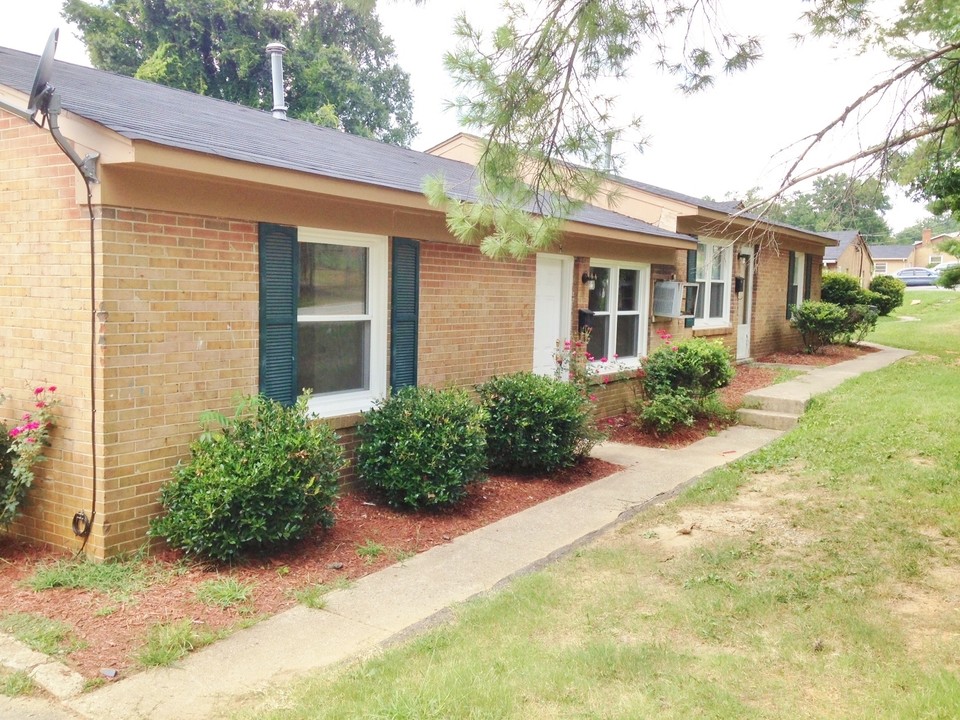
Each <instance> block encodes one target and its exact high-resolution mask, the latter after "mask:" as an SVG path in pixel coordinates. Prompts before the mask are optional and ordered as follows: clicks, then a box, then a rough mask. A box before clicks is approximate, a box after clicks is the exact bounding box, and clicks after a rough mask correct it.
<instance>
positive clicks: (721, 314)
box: [694, 242, 733, 327]
mask: <svg viewBox="0 0 960 720" xmlns="http://www.w3.org/2000/svg"><path fill="white" fill-rule="evenodd" d="M732 256H733V248H732V244H731V243H729V242H728V243H717V242H701V243H697V261H696V262H697V266H696V268H697V272H696V283H697V285H699V286H700V290H699V292H698V293H697V310H696V320H695V323H694V327H711V326H713V327H719V326H725V325H729V324H730V279H731V277H732V272H733V270H732V261H731V258H732Z"/></svg>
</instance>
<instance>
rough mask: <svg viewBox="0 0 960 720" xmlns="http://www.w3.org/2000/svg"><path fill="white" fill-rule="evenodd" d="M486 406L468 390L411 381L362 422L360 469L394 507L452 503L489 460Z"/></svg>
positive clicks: (367, 483)
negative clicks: (487, 459) (436, 386)
mask: <svg viewBox="0 0 960 720" xmlns="http://www.w3.org/2000/svg"><path fill="white" fill-rule="evenodd" d="M486 415H487V414H486V411H485V410H484V409H483V408H482V407H480V406H479V405H477V404H476V403H475V402H473V400H471V398H470V396H469V395H467V393H466V392H464V391H463V390H434V389H432V388H426V387H411V388H404V389H403V390H400V391H399V392H398V393H397V394H396V395H393V396H392V397H390V398H387V399H385V400H381V401H379V402H378V403H377V405H376V406H375V407H374V408H373V410H371V411H370V412H368V413H365V414H364V418H363V422H362V423H361V424H360V426H359V427H358V428H357V435H358V437H359V439H360V446H359V448H358V449H357V472H358V474H359V476H360V478H361V479H362V480H363V482H364V483H366V485H367V486H368V487H370V488H371V489H373V490H375V491H377V492H379V493H380V494H381V495H383V497H384V499H385V500H386V502H387V503H388V504H390V505H393V506H394V507H409V508H421V507H431V506H439V505H450V504H453V503H455V502H457V501H458V500H460V499H462V498H463V497H464V495H465V494H466V485H467V483H469V482H471V481H472V480H475V479H477V478H478V477H479V476H480V474H481V472H482V470H483V468H484V465H485V463H486V433H485V430H484V422H485V420H486Z"/></svg>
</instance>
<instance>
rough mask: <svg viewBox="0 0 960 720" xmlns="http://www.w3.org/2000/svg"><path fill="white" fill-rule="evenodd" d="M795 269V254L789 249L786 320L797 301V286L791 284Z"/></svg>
mask: <svg viewBox="0 0 960 720" xmlns="http://www.w3.org/2000/svg"><path fill="white" fill-rule="evenodd" d="M796 271H797V254H796V253H795V252H794V251H793V250H791V251H790V254H789V255H788V256H787V320H789V319H790V315H792V314H793V307H794V305H795V304H796V302H797V286H796V285H794V284H793V275H794V273H795V272H796Z"/></svg>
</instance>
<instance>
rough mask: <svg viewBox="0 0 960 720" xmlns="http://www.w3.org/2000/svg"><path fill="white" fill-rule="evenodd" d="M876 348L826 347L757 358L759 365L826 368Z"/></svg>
mask: <svg viewBox="0 0 960 720" xmlns="http://www.w3.org/2000/svg"><path fill="white" fill-rule="evenodd" d="M876 351H877V348H874V347H870V346H869V345H828V346H827V347H825V348H823V349H821V351H820V352H818V353H805V352H795V353H773V354H772V355H765V356H764V357H762V358H759V359H758V360H757V362H759V363H777V364H780V365H806V366H812V367H827V366H828V365H836V364H837V363H838V362H843V361H845V360H853V359H854V358H858V357H860V356H861V355H867V354H869V353H873V352H876Z"/></svg>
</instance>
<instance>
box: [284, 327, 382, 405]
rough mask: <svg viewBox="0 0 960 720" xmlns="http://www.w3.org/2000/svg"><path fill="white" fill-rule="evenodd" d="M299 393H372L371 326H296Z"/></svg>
mask: <svg viewBox="0 0 960 720" xmlns="http://www.w3.org/2000/svg"><path fill="white" fill-rule="evenodd" d="M297 335H298V338H297V340H298V342H297V389H298V390H299V389H302V388H311V389H312V390H313V393H314V394H315V395H316V394H321V393H332V392H343V391H345V390H369V389H370V376H369V372H368V368H369V367H370V363H369V355H370V323H369V322H368V321H366V320H359V321H356V322H336V323H316V322H314V323H310V322H308V323H299V324H298V325H297Z"/></svg>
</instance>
